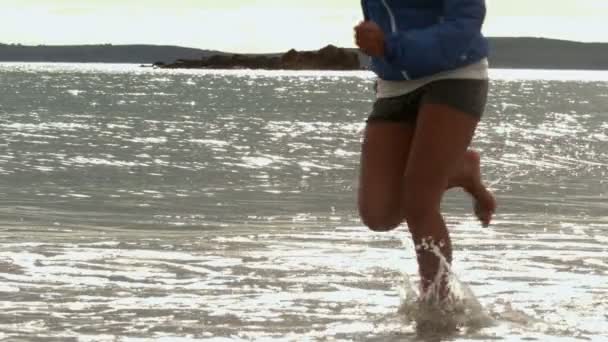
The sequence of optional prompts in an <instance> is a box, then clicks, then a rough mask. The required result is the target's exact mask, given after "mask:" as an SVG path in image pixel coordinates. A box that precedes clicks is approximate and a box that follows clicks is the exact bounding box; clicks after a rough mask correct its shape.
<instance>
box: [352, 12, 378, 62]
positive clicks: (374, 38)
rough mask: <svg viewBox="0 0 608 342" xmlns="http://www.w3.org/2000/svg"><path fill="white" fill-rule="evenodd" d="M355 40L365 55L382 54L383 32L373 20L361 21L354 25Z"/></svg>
mask: <svg viewBox="0 0 608 342" xmlns="http://www.w3.org/2000/svg"><path fill="white" fill-rule="evenodd" d="M355 41H356V43H357V46H358V47H359V48H360V49H361V51H363V52H364V53H365V54H366V55H368V56H372V57H382V56H384V32H382V29H381V28H380V26H378V24H376V23H375V22H373V21H363V22H361V23H359V25H357V26H355Z"/></svg>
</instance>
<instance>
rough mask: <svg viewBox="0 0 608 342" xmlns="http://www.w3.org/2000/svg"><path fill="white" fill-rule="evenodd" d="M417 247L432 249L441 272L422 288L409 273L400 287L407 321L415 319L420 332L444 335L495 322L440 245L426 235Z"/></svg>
mask: <svg viewBox="0 0 608 342" xmlns="http://www.w3.org/2000/svg"><path fill="white" fill-rule="evenodd" d="M416 249H425V250H427V251H430V252H432V253H433V254H435V256H437V258H438V259H439V268H438V271H437V274H436V275H435V278H434V279H433V282H432V283H431V284H430V285H429V286H428V287H427V289H426V290H422V286H420V285H421V284H419V286H417V287H418V291H416V290H415V289H414V286H413V285H412V282H411V281H410V279H409V276H408V275H407V274H405V273H403V274H402V279H401V282H400V285H399V287H398V289H399V297H400V300H401V304H400V307H399V310H398V313H399V314H401V315H402V316H403V318H405V321H406V322H407V323H412V322H415V324H416V331H417V333H418V335H422V336H425V337H428V336H444V335H451V334H454V333H456V332H458V331H460V330H462V329H464V330H466V331H467V332H474V331H477V330H480V329H482V328H484V327H488V326H491V325H492V324H493V320H492V318H491V316H490V315H489V314H488V313H487V312H486V310H485V309H484V308H483V306H482V305H481V303H480V302H479V300H477V298H476V297H475V295H474V294H473V291H472V290H471V289H470V288H469V287H468V286H467V285H466V284H464V283H463V282H461V281H460V279H458V277H457V276H456V274H455V273H454V272H453V271H452V269H451V267H450V264H449V263H448V262H447V260H446V259H445V257H444V256H443V254H442V253H441V251H440V246H437V245H436V244H435V243H434V242H433V241H431V240H430V239H424V240H423V241H422V243H421V244H420V245H419V246H416ZM446 288H447V291H446ZM446 293H447V296H446Z"/></svg>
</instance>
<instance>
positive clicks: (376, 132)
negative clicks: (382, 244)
mask: <svg viewBox="0 0 608 342" xmlns="http://www.w3.org/2000/svg"><path fill="white" fill-rule="evenodd" d="M413 134H414V127H413V126H412V125H410V124H407V123H394V122H375V123H370V124H368V125H367V127H366V129H365V134H364V139H363V146H362V154H361V172H360V179H359V196H358V197H359V199H358V202H359V203H358V205H359V213H360V215H361V219H362V221H363V223H364V224H365V225H366V226H368V227H369V228H370V229H372V230H374V231H388V230H391V229H393V228H395V227H397V226H399V224H401V223H402V222H403V221H404V220H405V218H404V213H403V208H402V207H401V206H402V205H403V202H402V200H401V196H402V195H403V190H402V189H403V188H404V179H403V177H404V174H405V168H406V166H407V160H408V157H409V150H410V145H411V140H412V137H413ZM459 164H460V167H457V168H455V171H454V172H453V174H452V175H450V178H449V180H448V185H447V188H453V187H462V188H464V189H465V191H467V192H468V193H470V194H471V195H472V196H473V198H474V199H475V202H476V209H477V210H476V214H477V216H478V217H479V219H480V220H481V221H482V223H483V224H484V225H485V224H488V223H489V222H490V219H491V217H492V213H493V212H494V210H495V208H496V202H495V200H494V197H493V196H492V194H491V193H490V192H489V191H488V190H487V189H486V187H485V186H484V185H483V183H482V182H481V174H480V170H479V154H478V153H477V152H475V151H472V150H469V151H467V152H466V153H465V155H464V157H463V158H462V161H461V162H459Z"/></svg>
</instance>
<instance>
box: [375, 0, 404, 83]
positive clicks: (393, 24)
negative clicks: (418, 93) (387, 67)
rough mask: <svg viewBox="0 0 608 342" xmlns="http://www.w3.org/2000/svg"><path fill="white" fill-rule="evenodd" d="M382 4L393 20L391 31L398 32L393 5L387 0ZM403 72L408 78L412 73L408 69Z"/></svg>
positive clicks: (383, 0)
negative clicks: (409, 73)
mask: <svg viewBox="0 0 608 342" xmlns="http://www.w3.org/2000/svg"><path fill="white" fill-rule="evenodd" d="M382 4H383V5H384V8H386V11H387V12H388V16H389V18H390V20H391V31H392V32H393V33H397V20H395V15H394V14H393V11H392V10H391V7H390V6H389V5H388V4H387V3H386V0H382ZM401 74H402V75H403V77H405V79H406V80H409V79H410V75H408V73H407V71H403V70H401Z"/></svg>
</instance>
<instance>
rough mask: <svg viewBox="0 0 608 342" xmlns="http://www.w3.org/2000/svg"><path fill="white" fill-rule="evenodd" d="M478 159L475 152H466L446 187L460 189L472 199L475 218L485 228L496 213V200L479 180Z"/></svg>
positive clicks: (477, 154)
mask: <svg viewBox="0 0 608 342" xmlns="http://www.w3.org/2000/svg"><path fill="white" fill-rule="evenodd" d="M480 158H481V157H480V156H479V153H478V152H477V151H474V150H468V151H467V152H466V153H465V156H464V160H463V163H462V168H461V169H460V170H459V171H458V172H457V173H456V174H455V175H454V176H453V177H451V178H450V180H449V182H448V187H449V188H452V187H462V188H463V189H464V191H466V192H468V193H469V194H470V195H471V196H472V197H473V208H474V211H475V216H477V218H478V219H479V221H481V224H482V225H483V226H484V227H487V226H488V225H489V224H490V221H491V220H492V215H493V214H494V212H495V211H496V199H495V198H494V195H492V193H491V192H490V191H489V190H488V188H487V187H486V186H485V185H484V184H483V182H482V180H481V169H480Z"/></svg>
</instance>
